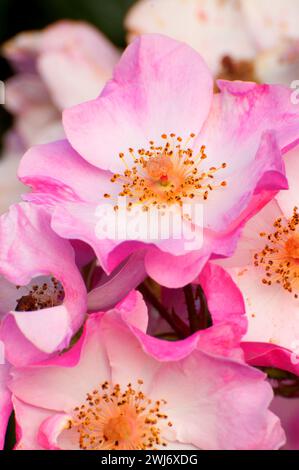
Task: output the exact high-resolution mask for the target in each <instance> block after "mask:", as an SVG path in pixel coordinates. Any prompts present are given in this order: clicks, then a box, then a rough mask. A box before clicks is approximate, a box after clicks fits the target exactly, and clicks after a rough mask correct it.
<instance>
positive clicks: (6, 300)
mask: <svg viewBox="0 0 299 470" xmlns="http://www.w3.org/2000/svg"><path fill="white" fill-rule="evenodd" d="M0 288H1V290H0V319H1V325H0V336H1V339H2V340H3V342H4V344H5V352H6V358H7V360H8V361H9V362H10V363H13V364H17V365H23V364H27V363H30V362H34V361H36V360H41V359H44V358H47V357H48V356H49V355H51V354H52V353H54V352H56V351H61V350H63V349H64V348H66V347H68V346H69V343H70V340H71V338H72V336H73V335H74V334H75V333H77V331H78V329H79V328H80V326H81V325H82V323H83V321H84V318H85V315H86V307H87V295H86V288H85V285H84V282H83V279H82V277H81V274H80V272H79V270H78V268H77V266H76V264H75V255H74V250H73V248H72V247H71V245H70V243H69V242H68V241H66V240H64V239H61V238H59V236H58V235H57V234H56V233H54V232H53V230H52V229H51V227H50V215H49V213H48V212H47V211H46V210H45V209H44V208H42V207H37V206H33V205H30V204H27V203H21V204H19V205H15V206H11V208H10V211H9V212H8V213H6V214H4V215H3V216H2V217H1V219H0Z"/></svg>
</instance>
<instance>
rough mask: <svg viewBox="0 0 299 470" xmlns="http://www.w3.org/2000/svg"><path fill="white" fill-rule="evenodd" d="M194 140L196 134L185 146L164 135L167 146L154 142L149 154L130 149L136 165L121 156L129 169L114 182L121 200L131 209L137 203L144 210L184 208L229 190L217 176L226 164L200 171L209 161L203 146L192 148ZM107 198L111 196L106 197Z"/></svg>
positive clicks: (114, 176) (179, 141)
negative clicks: (123, 199)
mask: <svg viewBox="0 0 299 470" xmlns="http://www.w3.org/2000/svg"><path fill="white" fill-rule="evenodd" d="M194 137H195V134H190V136H189V138H188V139H187V141H186V142H185V143H182V142H183V139H182V138H181V137H177V136H176V135H175V134H173V133H172V134H170V135H169V136H168V135H166V134H162V136H161V139H162V142H163V145H158V146H157V145H156V144H155V142H154V141H150V142H149V149H148V150H146V149H144V148H141V149H139V150H138V151H137V152H135V151H134V150H133V149H132V148H130V149H129V155H130V159H131V160H133V162H132V163H131V162H130V163H129V162H128V161H127V160H126V158H125V155H124V153H120V154H119V157H120V159H121V160H122V161H123V163H124V165H125V167H126V168H125V171H124V172H123V174H114V175H113V177H112V178H111V182H112V183H117V184H119V185H120V186H121V188H122V189H121V191H120V192H119V196H120V197H126V198H128V200H129V203H128V208H130V207H131V206H132V205H133V204H135V203H139V204H142V205H143V209H144V210H148V209H149V207H150V206H151V205H153V206H156V207H157V208H165V205H172V204H179V205H180V206H182V205H183V203H184V202H185V201H186V200H190V199H193V198H196V197H200V198H201V199H203V200H206V199H208V196H209V193H210V192H211V191H213V190H215V189H217V188H221V187H224V186H226V184H227V183H226V181H219V180H218V179H217V181H216V179H215V175H216V173H217V172H218V171H219V170H221V169H224V168H226V166H227V165H226V163H222V164H221V165H220V166H219V167H208V168H206V169H200V167H201V165H202V162H203V161H204V160H206V159H207V155H206V152H205V150H206V149H205V146H202V147H201V148H200V150H199V152H198V153H195V152H194V150H193V149H192V148H190V147H188V143H189V141H190V140H191V139H194ZM206 166H207V165H205V167H206ZM104 197H105V198H109V197H111V196H110V194H104ZM115 209H118V207H117V206H116V207H115Z"/></svg>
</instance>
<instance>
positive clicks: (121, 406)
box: [69, 380, 172, 450]
mask: <svg viewBox="0 0 299 470" xmlns="http://www.w3.org/2000/svg"><path fill="white" fill-rule="evenodd" d="M142 384H143V382H142V380H139V381H138V385H139V387H138V388H137V389H134V388H133V387H132V384H128V385H127V387H126V389H125V390H124V391H122V390H121V387H120V385H115V386H111V385H110V384H109V382H105V383H103V384H102V385H101V386H100V390H94V391H93V392H92V393H89V394H87V397H86V403H85V404H83V405H81V406H80V407H77V408H75V410H74V411H75V416H74V418H73V419H72V420H71V421H69V429H76V430H77V432H78V435H79V446H80V448H81V449H83V450H146V449H156V448H157V446H166V442H165V441H164V440H163V439H162V437H161V430H160V429H159V425H158V423H159V421H160V422H161V421H162V422H165V421H166V420H167V418H168V417H167V415H165V414H163V413H161V411H160V409H161V406H162V405H164V404H166V402H165V400H161V401H155V402H152V401H151V400H150V399H148V398H147V397H146V396H145V395H144V393H143V392H142V391H141V390H140V386H141V385H142ZM167 424H168V426H172V424H171V422H168V423H167Z"/></svg>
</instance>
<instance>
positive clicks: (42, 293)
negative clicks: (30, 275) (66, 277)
mask: <svg viewBox="0 0 299 470" xmlns="http://www.w3.org/2000/svg"><path fill="white" fill-rule="evenodd" d="M43 281H44V279H43ZM16 288H17V289H21V287H20V286H16ZM23 289H25V290H26V293H25V295H23V296H21V297H20V298H19V299H17V305H16V308H15V310H16V311H17V312H30V311H35V310H42V309H44V308H51V307H56V306H57V305H61V304H62V302H63V299H64V295H65V294H64V289H63V286H62V284H61V283H60V282H59V281H58V280H57V279H56V278H55V277H51V278H50V280H48V281H47V282H41V283H37V284H34V285H33V286H32V287H31V288H27V287H25V288H23Z"/></svg>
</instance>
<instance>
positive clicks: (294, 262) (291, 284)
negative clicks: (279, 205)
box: [254, 207, 299, 298]
mask: <svg viewBox="0 0 299 470" xmlns="http://www.w3.org/2000/svg"><path fill="white" fill-rule="evenodd" d="M298 226H299V214H298V208H297V207H295V208H294V211H293V216H292V217H291V218H290V219H289V220H283V219H282V218H278V219H277V220H275V222H274V224H273V227H274V231H273V233H270V234H266V233H264V232H263V233H261V234H260V236H261V237H263V238H267V240H268V243H267V244H266V245H265V247H264V249H263V250H262V251H261V252H260V253H256V254H255V255H254V264H255V266H262V267H263V268H264V269H265V272H266V276H265V277H264V278H263V279H262V282H263V284H265V285H269V286H270V285H272V284H273V283H277V284H281V286H282V287H283V288H284V289H285V290H287V291H288V292H291V293H293V294H294V297H295V298H298V294H299V231H298Z"/></svg>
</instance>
